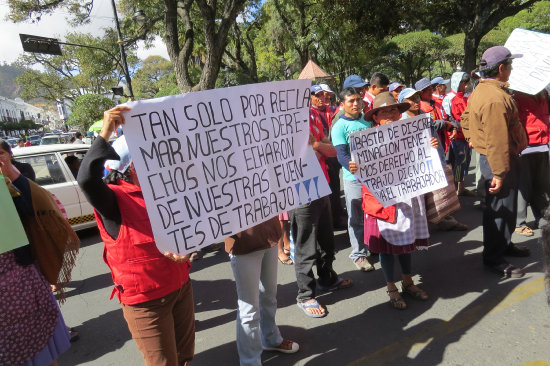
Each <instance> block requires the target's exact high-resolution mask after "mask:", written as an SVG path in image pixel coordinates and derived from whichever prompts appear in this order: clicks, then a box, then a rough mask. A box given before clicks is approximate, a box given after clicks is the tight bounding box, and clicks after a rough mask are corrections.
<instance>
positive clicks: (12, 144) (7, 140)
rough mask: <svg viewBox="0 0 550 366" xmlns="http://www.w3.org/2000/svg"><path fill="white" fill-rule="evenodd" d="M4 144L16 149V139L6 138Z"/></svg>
mask: <svg viewBox="0 0 550 366" xmlns="http://www.w3.org/2000/svg"><path fill="white" fill-rule="evenodd" d="M6 142H7V143H8V144H10V146H11V147H16V146H17V139H14V138H13V137H8V138H7V139H6Z"/></svg>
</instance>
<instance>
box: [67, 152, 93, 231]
mask: <svg viewBox="0 0 550 366" xmlns="http://www.w3.org/2000/svg"><path fill="white" fill-rule="evenodd" d="M88 149H89V147H86V148H83V149H76V150H70V151H64V152H61V153H60V154H61V157H62V159H63V161H64V162H65V164H64V168H65V169H66V172H67V173H68V174H69V176H70V177H71V180H72V183H73V186H74V188H75V189H76V192H77V194H78V197H79V200H80V211H81V219H80V222H79V223H84V222H87V221H93V222H95V217H94V209H93V207H92V205H91V204H90V203H89V202H88V200H87V199H86V196H84V193H82V190H81V189H80V186H79V185H78V183H77V181H76V176H77V175H78V173H77V170H76V171H75V172H72V171H71V169H70V167H69V166H68V165H67V163H66V162H67V158H68V157H69V156H74V157H76V158H77V159H78V161H79V164H78V166H80V162H81V161H82V159H84V155H86V153H87V152H88ZM75 174H76V176H75Z"/></svg>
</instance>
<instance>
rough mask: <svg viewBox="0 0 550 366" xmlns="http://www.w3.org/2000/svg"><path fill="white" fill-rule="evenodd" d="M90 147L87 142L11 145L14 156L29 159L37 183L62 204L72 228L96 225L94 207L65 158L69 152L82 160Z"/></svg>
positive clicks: (27, 160)
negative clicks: (20, 147) (84, 143)
mask: <svg viewBox="0 0 550 366" xmlns="http://www.w3.org/2000/svg"><path fill="white" fill-rule="evenodd" d="M89 148H90V146H89V145H83V144H77V145H74V144H61V145H60V144H55V145H40V146H29V147H25V148H23V149H13V155H14V158H15V160H17V161H21V162H24V163H29V164H30V165H31V166H32V168H33V169H34V172H35V173H36V183H37V184H39V185H41V186H42V187H44V188H45V189H47V190H48V191H50V192H52V193H53V194H55V195H56V196H57V198H58V199H59V200H60V201H61V203H62V204H63V206H65V211H67V216H68V218H69V223H70V224H71V225H72V227H73V229H74V230H81V229H85V228H88V227H92V226H95V225H96V221H95V217H94V211H93V208H92V206H91V205H90V204H89V203H88V201H87V200H86V197H85V196H84V194H83V193H82V191H81V190H80V187H79V186H78V184H77V182H76V178H75V177H74V175H73V172H71V170H70V169H69V166H68V165H67V163H66V162H65V158H67V157H68V156H71V155H72V156H75V157H77V158H78V159H79V160H80V161H82V159H83V158H84V155H85V154H86V153H87V152H88V149H89ZM75 173H76V172H75Z"/></svg>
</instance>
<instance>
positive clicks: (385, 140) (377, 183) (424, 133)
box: [350, 114, 447, 207]
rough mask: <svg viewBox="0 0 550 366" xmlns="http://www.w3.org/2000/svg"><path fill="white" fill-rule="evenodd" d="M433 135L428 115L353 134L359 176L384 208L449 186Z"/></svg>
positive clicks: (352, 154)
mask: <svg viewBox="0 0 550 366" xmlns="http://www.w3.org/2000/svg"><path fill="white" fill-rule="evenodd" d="M430 138H431V133H430V117H429V115H425V114H422V115H420V116H417V117H412V118H407V119H405V120H402V121H397V122H393V123H390V124H387V125H384V126H379V127H375V128H370V129H367V130H363V131H360V132H356V133H353V134H351V135H350V151H351V156H352V160H353V161H354V162H355V163H356V164H357V166H358V168H359V170H358V171H357V173H355V177H356V178H357V179H358V180H359V181H360V182H361V183H363V184H364V185H365V186H367V188H368V189H369V190H370V191H371V193H372V194H373V195H374V196H375V197H376V199H377V200H378V202H380V203H381V204H382V206H384V207H388V206H391V205H393V204H395V203H397V202H403V201H405V200H408V199H410V198H412V197H416V196H419V195H421V194H424V193H428V192H431V191H434V190H436V189H439V188H442V187H445V186H447V179H446V178H445V172H444V171H443V168H442V167H441V161H440V160H439V155H438V154H437V150H436V149H435V148H433V147H432V146H431V144H430ZM432 157H433V158H432Z"/></svg>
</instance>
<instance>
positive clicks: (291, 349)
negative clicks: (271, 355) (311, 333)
mask: <svg viewBox="0 0 550 366" xmlns="http://www.w3.org/2000/svg"><path fill="white" fill-rule="evenodd" d="M263 349H264V351H276V352H282V353H296V352H298V350H299V349H300V345H299V344H298V343H296V342H294V341H291V340H289V339H283V342H282V343H281V344H280V345H278V346H277V347H263Z"/></svg>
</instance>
